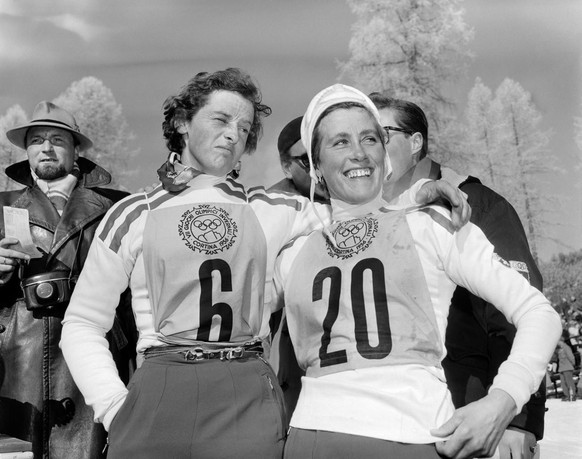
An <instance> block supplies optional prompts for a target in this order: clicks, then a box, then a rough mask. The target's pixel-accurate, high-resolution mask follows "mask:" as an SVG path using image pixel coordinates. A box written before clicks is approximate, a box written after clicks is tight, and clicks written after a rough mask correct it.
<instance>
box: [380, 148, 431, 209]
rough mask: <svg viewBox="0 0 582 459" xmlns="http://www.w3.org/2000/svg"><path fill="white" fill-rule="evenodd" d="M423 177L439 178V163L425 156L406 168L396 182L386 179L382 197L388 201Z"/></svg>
mask: <svg viewBox="0 0 582 459" xmlns="http://www.w3.org/2000/svg"><path fill="white" fill-rule="evenodd" d="M423 178H428V179H431V180H439V179H440V178H441V166H440V164H438V163H435V162H434V161H433V160H431V159H429V158H428V157H425V158H423V159H421V160H420V161H419V162H418V163H416V164H415V165H414V166H412V167H411V168H410V169H408V171H407V172H406V173H405V174H404V175H403V176H402V177H400V178H399V179H398V180H396V182H392V181H390V180H388V182H384V193H383V197H384V199H385V200H386V201H387V202H390V201H391V200H392V199H394V198H395V197H397V196H399V195H400V194H402V193H404V192H405V191H406V190H408V189H409V188H410V187H411V186H412V185H414V184H415V183H416V182H418V181H419V180H420V179H423Z"/></svg>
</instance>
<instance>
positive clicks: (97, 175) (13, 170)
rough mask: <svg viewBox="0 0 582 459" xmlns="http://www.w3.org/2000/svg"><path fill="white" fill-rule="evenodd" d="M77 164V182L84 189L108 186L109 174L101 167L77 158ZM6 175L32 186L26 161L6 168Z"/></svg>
mask: <svg viewBox="0 0 582 459" xmlns="http://www.w3.org/2000/svg"><path fill="white" fill-rule="evenodd" d="M77 164H78V165H79V169H80V170H81V177H80V178H79V182H80V184H81V185H82V186H84V187H86V188H93V187H98V186H104V185H108V184H109V183H110V182H111V174H109V172H107V171H106V170H105V169H103V168H102V167H101V166H99V165H97V164H95V163H94V162H93V161H91V160H90V159H87V158H82V157H79V158H78V159H77ZM6 175H7V176H8V177H9V178H11V179H12V180H14V181H15V182H18V183H21V184H22V185H26V186H28V187H32V186H34V179H33V178H32V174H31V173H30V164H29V163H28V160H24V161H20V162H19V163H15V164H12V165H11V166H8V167H7V168H6Z"/></svg>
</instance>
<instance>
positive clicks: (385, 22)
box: [340, 0, 473, 157]
mask: <svg viewBox="0 0 582 459" xmlns="http://www.w3.org/2000/svg"><path fill="white" fill-rule="evenodd" d="M460 3H461V2H460V0H430V1H429V0H348V4H349V6H350V8H351V10H352V11H353V12H354V14H355V15H356V16H357V21H356V23H355V25H354V26H353V30H352V37H351V40H350V58H349V60H348V61H347V62H344V63H341V64H340V70H341V75H342V77H344V76H346V77H350V78H351V79H352V80H353V81H354V83H355V85H356V86H357V87H359V88H360V89H362V90H363V91H366V92H371V91H380V92H388V93H390V94H391V95H392V97H397V98H401V99H407V100H411V101H413V102H416V103H418V104H419V105H420V106H421V107H422V108H423V110H424V111H425V112H426V114H427V117H428V120H429V124H430V126H431V131H432V134H431V136H430V141H431V146H430V151H431V155H435V154H436V155H437V157H438V156H440V155H442V154H443V152H445V151H447V150H448V148H450V147H451V145H454V144H453V143H452V142H450V140H451V139H455V137H456V136H455V135H454V134H452V133H451V132H448V131H450V130H451V129H452V127H451V124H452V123H451V122H452V120H453V112H452V108H453V104H452V101H451V100H450V99H449V98H448V97H447V96H446V95H445V89H446V88H445V85H447V84H449V85H450V84H452V83H453V82H454V81H455V80H457V79H458V77H459V76H462V75H464V72H465V70H466V67H467V65H468V63H469V61H470V58H471V54H470V52H469V51H468V43H469V42H470V40H471V39H472V36H473V32H472V30H471V29H469V27H468V26H467V25H466V23H465V22H464V19H463V15H464V11H463V10H462V9H461V8H460V7H459V5H460ZM447 140H448V141H449V142H448V143H446V141H447Z"/></svg>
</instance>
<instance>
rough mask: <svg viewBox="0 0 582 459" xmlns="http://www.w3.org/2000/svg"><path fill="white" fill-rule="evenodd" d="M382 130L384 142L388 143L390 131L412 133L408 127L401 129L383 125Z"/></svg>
mask: <svg viewBox="0 0 582 459" xmlns="http://www.w3.org/2000/svg"><path fill="white" fill-rule="evenodd" d="M384 131H386V143H390V131H396V132H403V133H404V134H408V135H412V134H414V133H413V132H412V131H410V130H408V129H402V128H399V127H396V126H384Z"/></svg>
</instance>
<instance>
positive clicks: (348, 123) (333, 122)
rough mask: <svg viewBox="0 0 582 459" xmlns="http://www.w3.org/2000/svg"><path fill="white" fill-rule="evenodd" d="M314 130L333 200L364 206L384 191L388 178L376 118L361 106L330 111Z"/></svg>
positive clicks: (348, 105) (325, 179) (384, 154)
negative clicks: (385, 179) (383, 187)
mask: <svg viewBox="0 0 582 459" xmlns="http://www.w3.org/2000/svg"><path fill="white" fill-rule="evenodd" d="M320 120H321V121H320V123H318V125H317V126H316V128H315V134H314V143H315V145H317V147H318V148H316V151H317V152H318V155H317V156H318V157H317V158H316V159H315V161H319V164H320V166H321V167H320V170H321V173H322V177H323V180H324V181H325V184H326V186H327V190H328V191H329V193H330V195H331V197H332V198H336V199H341V200H342V201H344V202H347V203H349V204H359V203H365V202H368V201H370V200H372V199H373V198H375V197H377V196H378V195H379V194H380V192H381V187H382V182H383V181H384V177H385V175H386V174H385V160H386V152H385V150H384V145H383V144H384V140H383V139H384V136H383V134H382V129H381V128H380V126H379V124H378V123H377V122H376V120H374V117H373V115H372V114H371V113H370V112H369V111H368V110H366V109H365V108H364V107H363V106H361V105H358V104H351V105H350V104H344V105H336V106H334V107H332V108H331V109H328V110H327V111H326V112H324V113H323V115H322V116H321V118H320Z"/></svg>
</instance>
